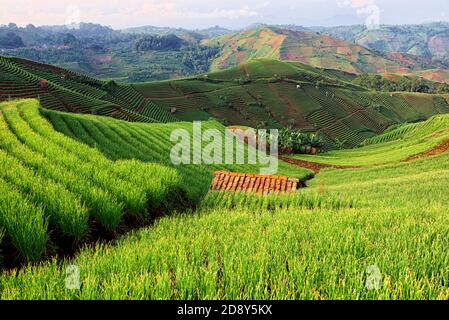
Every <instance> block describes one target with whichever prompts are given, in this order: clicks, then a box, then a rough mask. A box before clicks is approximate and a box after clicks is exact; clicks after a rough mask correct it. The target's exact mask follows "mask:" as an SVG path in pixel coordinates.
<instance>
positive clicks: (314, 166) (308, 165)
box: [279, 157, 360, 173]
mask: <svg viewBox="0 0 449 320" xmlns="http://www.w3.org/2000/svg"><path fill="white" fill-rule="evenodd" d="M279 159H281V160H282V161H284V162H287V163H290V164H293V165H295V166H298V167H302V168H305V169H309V170H311V171H313V172H315V173H320V171H321V170H323V169H340V170H344V169H358V168H360V167H356V166H337V165H333V164H324V163H317V162H311V161H305V160H298V159H292V158H288V157H279Z"/></svg>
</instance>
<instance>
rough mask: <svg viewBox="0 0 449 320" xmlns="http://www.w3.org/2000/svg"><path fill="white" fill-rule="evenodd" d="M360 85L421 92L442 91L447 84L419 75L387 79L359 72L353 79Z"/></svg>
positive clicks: (394, 90) (385, 89)
mask: <svg viewBox="0 0 449 320" xmlns="http://www.w3.org/2000/svg"><path fill="white" fill-rule="evenodd" d="M353 82H354V83H355V84H358V85H360V86H363V87H366V88H369V89H373V90H377V91H386V92H397V91H405V92H421V93H444V92H445V90H446V87H447V84H439V83H436V82H433V81H430V80H426V79H424V78H421V77H412V76H398V77H397V79H395V80H389V79H387V78H385V77H383V76H381V75H379V74H367V73H364V74H361V75H360V76H358V77H357V78H356V79H354V80H353Z"/></svg>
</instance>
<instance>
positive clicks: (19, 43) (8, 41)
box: [0, 32, 25, 49]
mask: <svg viewBox="0 0 449 320" xmlns="http://www.w3.org/2000/svg"><path fill="white" fill-rule="evenodd" d="M24 46H25V44H24V43H23V40H22V38H21V37H19V36H18V35H17V34H15V33H13V32H6V33H4V34H0V48H3V49H16V48H22V47H24Z"/></svg>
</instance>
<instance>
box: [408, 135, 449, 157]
mask: <svg viewBox="0 0 449 320" xmlns="http://www.w3.org/2000/svg"><path fill="white" fill-rule="evenodd" d="M448 150H449V140H446V141H444V142H443V143H440V144H439V145H437V146H436V147H434V148H432V149H430V150H427V151H424V152H421V153H418V154H416V155H414V156H411V157H408V158H407V159H405V160H402V161H401V162H410V161H415V160H418V159H421V158H425V157H431V156H436V155H439V154H442V153H444V152H446V151H448Z"/></svg>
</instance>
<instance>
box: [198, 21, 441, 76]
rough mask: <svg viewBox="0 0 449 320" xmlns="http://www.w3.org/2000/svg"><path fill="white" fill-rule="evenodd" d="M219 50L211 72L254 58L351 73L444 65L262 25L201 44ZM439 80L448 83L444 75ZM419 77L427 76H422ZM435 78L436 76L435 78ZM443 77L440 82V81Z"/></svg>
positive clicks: (406, 70)
mask: <svg viewBox="0 0 449 320" xmlns="http://www.w3.org/2000/svg"><path fill="white" fill-rule="evenodd" d="M203 44H205V45H215V46H218V47H220V49H221V54H220V55H219V56H218V57H217V58H216V59H215V61H214V62H213V63H212V66H211V68H212V70H219V69H224V68H228V67H232V66H235V65H238V64H240V63H243V62H245V61H248V60H251V59H254V58H269V59H277V60H285V61H298V62H302V63H305V64H309V65H312V66H315V67H320V68H327V69H338V70H342V71H345V72H350V73H354V74H360V73H397V74H402V75H405V74H415V73H416V72H421V71H425V70H429V69H430V70H434V72H437V73H441V72H440V70H438V69H440V68H443V67H444V65H442V64H441V63H438V62H435V63H433V62H432V61H431V60H430V59H427V58H425V57H415V56H412V55H411V54H403V53H397V52H389V53H386V54H383V53H381V52H378V51H374V50H370V49H367V48H365V47H363V46H360V45H358V44H356V43H353V42H349V41H345V40H342V39H339V38H334V37H331V36H330V35H328V34H327V33H321V32H305V31H297V30H292V28H290V29H280V28H277V27H268V26H263V27H260V28H258V29H251V30H248V31H243V32H237V33H232V34H228V35H224V36H220V37H216V38H212V39H206V40H204V41H203ZM442 74H443V76H442V77H441V76H440V77H439V80H443V81H449V78H446V77H445V76H444V73H442ZM422 76H424V77H425V76H427V74H426V73H422ZM437 78H438V77H437ZM440 78H443V79H440Z"/></svg>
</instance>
